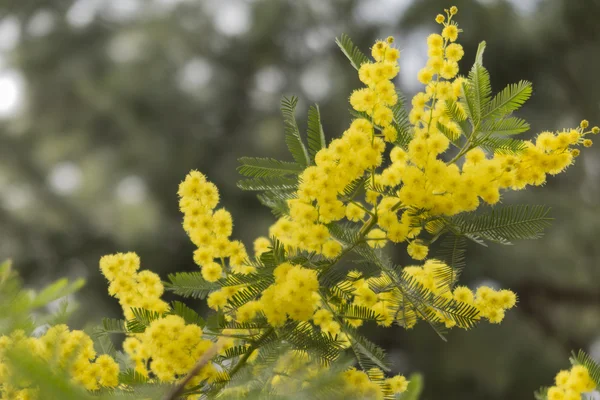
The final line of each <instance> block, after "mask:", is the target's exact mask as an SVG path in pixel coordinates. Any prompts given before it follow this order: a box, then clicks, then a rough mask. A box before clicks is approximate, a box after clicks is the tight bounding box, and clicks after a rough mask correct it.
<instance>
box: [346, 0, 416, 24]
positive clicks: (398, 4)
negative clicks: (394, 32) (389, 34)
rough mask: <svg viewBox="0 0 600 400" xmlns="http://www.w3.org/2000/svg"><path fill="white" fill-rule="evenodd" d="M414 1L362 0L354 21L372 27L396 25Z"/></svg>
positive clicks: (354, 12) (356, 9)
mask: <svg viewBox="0 0 600 400" xmlns="http://www.w3.org/2000/svg"><path fill="white" fill-rule="evenodd" d="M413 1H414V0H361V1H360V2H359V3H358V5H357V7H356V8H355V9H354V11H353V16H354V19H355V20H356V21H358V22H363V23H367V24H370V25H377V24H394V23H396V22H397V21H398V19H399V18H400V16H401V15H402V13H403V12H404V11H405V10H406V9H407V8H408V7H409V6H410V5H411V4H412V3H413Z"/></svg>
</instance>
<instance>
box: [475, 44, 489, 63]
mask: <svg viewBox="0 0 600 400" xmlns="http://www.w3.org/2000/svg"><path fill="white" fill-rule="evenodd" d="M485 46H486V43H485V40H484V41H481V42H480V43H479V46H477V53H475V63H476V64H479V65H483V52H484V51H485Z"/></svg>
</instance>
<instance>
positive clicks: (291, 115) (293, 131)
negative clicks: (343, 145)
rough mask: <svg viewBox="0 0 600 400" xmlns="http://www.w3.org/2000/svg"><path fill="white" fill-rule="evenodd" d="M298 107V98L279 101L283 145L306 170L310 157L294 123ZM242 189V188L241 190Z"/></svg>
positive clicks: (285, 98)
mask: <svg viewBox="0 0 600 400" xmlns="http://www.w3.org/2000/svg"><path fill="white" fill-rule="evenodd" d="M297 105H298V98H297V97H295V96H292V97H290V98H287V97H284V98H283V99H282V100H281V113H282V114H283V122H284V125H285V143H286V144H287V147H288V149H289V151H290V153H292V156H293V157H294V160H296V163H298V165H300V166H302V167H303V168H306V167H307V166H308V165H310V157H309V156H308V151H307V150H306V146H305V145H304V142H303V141H302V138H301V137H300V130H299V129H298V124H297V123H296V116H295V113H296V106H297ZM242 189H243V188H242Z"/></svg>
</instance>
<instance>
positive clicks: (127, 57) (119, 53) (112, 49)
mask: <svg viewBox="0 0 600 400" xmlns="http://www.w3.org/2000/svg"><path fill="white" fill-rule="evenodd" d="M143 48H144V36H143V35H142V34H141V33H136V32H130V33H128V32H125V33H121V34H118V35H116V36H115V37H114V38H113V39H112V40H111V41H110V43H109V44H108V56H109V57H110V59H111V60H113V61H114V62H117V63H127V62H132V61H135V60H136V59H137V58H138V57H140V56H141V54H142V51H143Z"/></svg>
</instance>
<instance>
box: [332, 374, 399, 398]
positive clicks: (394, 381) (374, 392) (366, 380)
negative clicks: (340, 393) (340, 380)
mask: <svg viewBox="0 0 600 400" xmlns="http://www.w3.org/2000/svg"><path fill="white" fill-rule="evenodd" d="M343 377H344V381H345V383H346V390H347V393H346V395H347V396H348V397H350V398H356V399H380V400H383V399H384V398H389V397H390V396H394V395H396V394H398V393H403V392H405V391H406V389H407V388H408V381H407V380H406V378H405V377H404V376H402V375H396V376H394V377H392V378H387V379H386V378H385V374H384V373H383V371H382V370H380V369H379V368H371V369H370V370H368V371H366V372H365V371H359V370H357V369H355V368H351V369H349V370H347V371H345V372H344V373H343Z"/></svg>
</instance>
